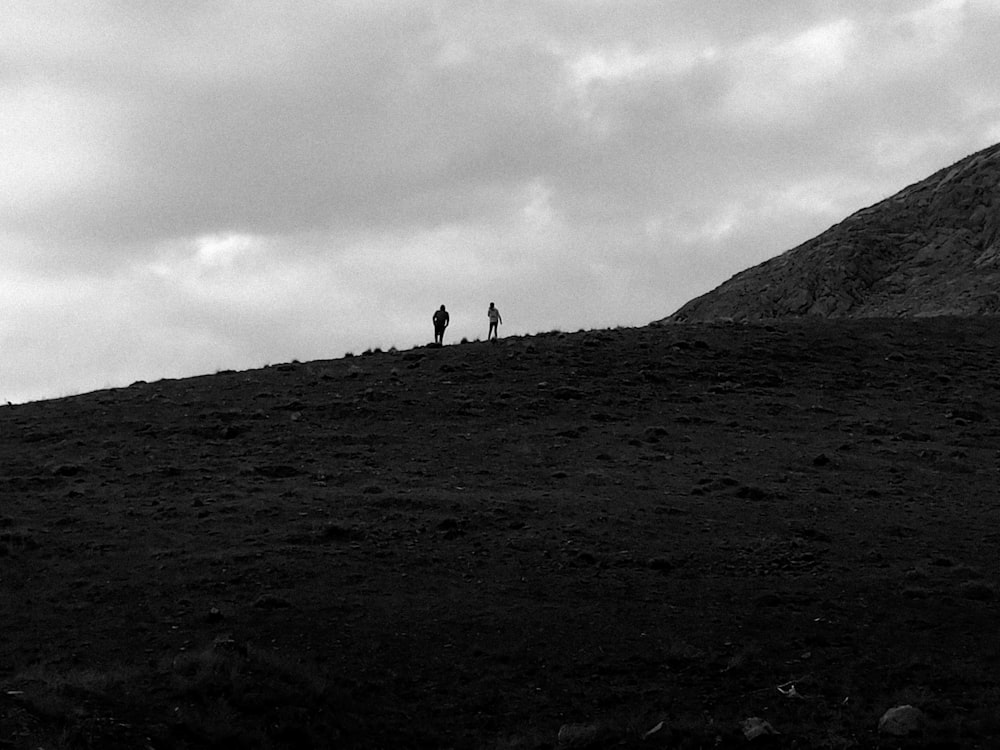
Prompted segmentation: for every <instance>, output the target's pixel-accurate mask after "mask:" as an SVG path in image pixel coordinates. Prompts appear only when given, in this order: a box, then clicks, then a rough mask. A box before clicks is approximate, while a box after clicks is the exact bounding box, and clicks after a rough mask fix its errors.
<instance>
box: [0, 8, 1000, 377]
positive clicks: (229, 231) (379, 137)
mask: <svg viewBox="0 0 1000 750" xmlns="http://www.w3.org/2000/svg"><path fill="white" fill-rule="evenodd" d="M998 32H1000V14H998V13H997V10H996V4H995V3H993V2H989V1H987V0H964V1H963V0H925V1H921V2H913V1H912V0H887V1H886V2H881V3H877V4H873V3H869V2H862V1H861V0H851V1H850V2H839V3H834V4H831V3H825V2H818V1H817V2H813V1H807V2H803V1H802V0H767V1H766V2H755V3H731V2H719V1H718V0H676V1H675V2H670V3H664V2H661V1H660V0H636V1H635V2H630V3H628V4H625V5H623V4H622V3H619V2H607V1H602V0H572V1H570V0H515V1H514V2H510V3H504V4H503V5H497V4H495V3H486V2H461V3H459V2H455V1H454V0H433V1H432V2H426V1H425V0H420V1H419V2H418V1H417V0H397V1H394V2H388V1H381V2H368V1H365V2H361V1H360V0H357V1H352V0H338V2H319V0H304V1H303V2H298V3H289V2H271V1H268V2H265V1H264V0H253V1H251V2H240V3H235V2H228V1H220V2H203V1H201V0H178V2H172V3H158V2H145V1H137V2H130V3H126V4H122V3H116V2H110V1H108V2H93V3H88V4H87V5H86V7H84V6H83V5H80V4H76V3H71V2H61V1H59V0H40V1H38V0H13V1H12V2H11V3H8V5H6V6H5V22H4V24H3V25H2V27H0V50H2V51H0V132H2V133H3V136H4V142H5V147H6V148H5V160H6V163H7V164H8V165H9V166H10V168H9V169H8V170H6V171H4V172H2V173H0V241H2V242H3V243H4V248H3V249H4V260H5V261H6V267H7V269H8V280H7V282H6V286H5V289H6V290H7V291H9V292H11V293H12V294H14V296H13V297H12V298H11V299H12V300H16V302H11V303H10V304H12V305H15V307H16V313H17V314H16V315H6V318H7V319H8V320H16V321H18V322H17V323H16V325H14V324H8V325H7V327H6V328H5V329H4V330H5V331H6V334H5V335H7V336H10V337H13V338H12V339H11V340H12V341H15V342H16V346H17V347H18V356H19V357H23V358H24V361H25V362H29V361H30V362H31V363H33V364H31V365H25V371H27V370H29V369H34V370H36V371H37V370H40V369H42V368H44V367H45V366H46V363H51V362H53V361H55V360H53V357H54V356H55V355H54V354H53V351H67V350H72V351H73V352H74V356H77V357H80V358H83V359H86V358H88V357H90V359H91V360H92V366H91V369H92V371H93V372H94V373H96V375H95V377H96V378H98V379H99V378H100V373H101V372H106V373H109V374H107V375H106V377H107V378H109V379H116V378H119V377H123V370H120V369H115V366H112V365H110V364H109V365H108V366H107V367H105V368H104V369H102V365H101V363H100V361H99V357H97V355H94V357H91V355H89V354H88V353H87V350H86V348H85V347H82V346H77V345H74V344H72V343H70V341H69V338H71V337H67V335H66V333H65V332H66V331H73V332H75V333H76V335H78V336H79V337H80V338H81V339H86V338H89V339H90V341H94V342H96V341H98V340H99V341H101V342H104V343H102V344H100V345H95V346H94V347H93V349H94V350H95V351H100V352H102V354H101V356H105V357H106V358H107V361H108V362H109V363H111V362H114V361H117V360H118V359H120V360H122V361H123V362H126V363H128V367H129V368H130V369H129V372H137V371H142V372H143V373H144V375H143V377H146V378H148V377H152V376H153V375H154V374H155V373H156V372H176V371H177V368H180V367H182V366H183V367H186V368H189V369H190V368H206V367H207V368H216V367H221V366H226V362H216V361H214V360H213V358H215V359H219V358H221V359H225V360H227V362H232V363H233V364H231V365H229V366H236V364H237V363H241V364H246V365H247V366H250V364H251V363H261V362H262V361H265V360H272V361H273V360H275V359H277V358H280V357H293V356H294V357H299V358H305V357H307V356H320V355H322V354H323V353H324V352H326V353H328V352H330V351H331V350H346V349H348V348H353V349H362V350H363V349H364V348H367V347H368V346H375V345H379V346H391V345H393V344H395V345H404V344H414V343H421V342H423V340H424V339H425V338H426V337H427V336H426V330H425V329H426V324H427V321H425V320H423V318H425V317H428V316H429V314H430V313H429V312H427V313H426V315H425V314H424V311H425V310H432V309H433V308H434V307H436V306H437V305H438V304H441V303H442V302H444V303H446V304H448V306H449V309H452V308H454V320H455V325H454V326H453V331H452V332H453V333H454V334H455V335H456V336H469V337H475V336H478V335H482V334H481V332H480V331H479V329H480V328H481V327H482V326H481V325H480V324H481V323H482V321H481V320H479V318H481V317H482V315H481V312H482V310H481V309H480V308H483V309H484V302H483V301H484V300H486V301H489V300H490V299H495V301H496V302H497V304H498V306H500V307H501V308H502V309H504V320H505V321H506V322H507V325H506V326H505V329H506V331H507V332H508V333H513V332H518V331H521V332H528V331H531V330H544V329H547V328H549V327H562V328H567V329H572V328H575V327H590V326H601V325H613V324H630V325H634V324H641V323H644V322H647V321H648V320H652V319H655V318H660V317H663V316H664V315H666V314H667V313H669V312H670V311H672V309H674V308H676V307H677V306H679V305H680V304H682V303H683V302H685V301H686V300H687V299H689V298H691V297H693V296H695V295H697V294H700V293H702V292H704V291H707V290H708V289H709V288H711V287H712V286H715V285H716V284H718V283H720V282H721V281H722V280H724V279H725V278H726V277H727V276H729V275H731V274H732V273H735V272H736V271H738V270H741V269H742V268H745V267H746V266H748V265H750V264H752V263H756V262H759V261H760V260H763V259H765V258H767V257H770V256H772V255H775V254H777V253H779V252H781V251H783V250H785V249H788V248H789V247H792V246H793V245H796V244H798V243H800V242H802V241H804V240H806V239H808V238H809V237H811V236H813V235H815V234H817V233H818V232H820V231H822V230H823V229H825V228H826V227H827V226H829V225H830V224H832V223H834V222H835V221H837V220H839V219H841V218H843V216H844V215H846V214H848V213H850V212H851V211H853V210H855V209H857V208H860V207H861V206H863V205H867V204H869V203H872V202H874V201H876V200H878V199H880V198H882V197H885V196H886V195H888V194H890V193H891V192H894V191H895V190H898V189H900V188H901V187H903V186H904V185H906V184H908V183H910V182H912V181H915V180H917V179H920V178H922V177H924V176H926V175H927V174H929V173H930V172H931V171H933V170H935V169H937V168H940V167H941V166H943V165H945V164H947V163H950V162H951V161H954V160H956V159H958V158H961V157H962V156H964V155H966V154H968V153H970V152H972V151H974V150H976V149H978V148H982V147H984V146H986V145H989V144H990V143H992V142H993V141H994V140H996V139H998V138H1000V94H997V93H996V90H995V83H994V82H995V79H996V72H997V69H996V62H995V51H994V47H995V39H996V37H997V34H998ZM12 279H14V280H16V282H14V281H11V280H12ZM12 283H15V285H16V289H12V288H11V284H12ZM73 306H80V307H84V308H86V312H85V314H81V315H79V316H75V317H74V316H73V315H72V314H70V313H69V312H67V311H68V310H69V309H70V308H71V307H73ZM25 311H30V312H31V313H32V314H33V315H34V316H35V320H38V321H40V323H39V325H37V326H34V327H33V328H32V324H31V323H30V322H29V319H30V318H31V316H29V315H27V313H26V312H25ZM11 325H13V328H12V327H11ZM29 329H30V330H33V331H36V332H37V331H42V330H51V331H52V333H51V337H52V338H53V339H58V340H59V341H60V342H61V345H60V347H57V348H56V349H53V348H52V347H48V346H42V345H41V344H37V345H33V344H32V342H33V341H35V340H36V339H38V338H39V337H38V335H36V334H35V333H26V331H28V330H29ZM150 341H154V342H156V343H154V344H152V345H151V344H150V343H149V342H150ZM164 342H165V343H164ZM366 342H367V343H366ZM4 347H5V350H9V349H10V348H11V346H10V345H9V344H8V343H7V342H6V341H5V343H4ZM164 351H169V352H170V354H169V356H168V357H166V358H164V357H162V356H161V354H162V352H164ZM111 352H119V354H117V355H115V356H112V354H111ZM95 357H96V358H95ZM210 360H212V361H210ZM175 365H176V367H175ZM124 366H125V365H123V367H124ZM50 369H52V370H53V371H54V370H56V369H59V368H58V367H56V366H54V365H53V366H52V367H51V368H50ZM112 373H113V374H112ZM88 382H92V381H88ZM0 395H2V394H0Z"/></svg>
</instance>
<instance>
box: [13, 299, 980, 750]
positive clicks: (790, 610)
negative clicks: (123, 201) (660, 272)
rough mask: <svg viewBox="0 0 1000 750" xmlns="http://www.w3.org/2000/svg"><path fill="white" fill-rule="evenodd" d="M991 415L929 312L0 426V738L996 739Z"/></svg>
mask: <svg viewBox="0 0 1000 750" xmlns="http://www.w3.org/2000/svg"><path fill="white" fill-rule="evenodd" d="M998 404H1000V335H998V333H997V330H996V326H995V324H994V322H992V321H989V320H986V319H961V318H947V317H940V318H933V319H925V320H916V321H914V320H896V321H886V320H861V321H839V322H829V321H825V322H824V321H816V320H813V321H798V322H796V321H785V322H780V323H775V324H774V325H769V326H763V325H756V326H753V325H751V326H737V325H731V324H704V325H683V324H680V325H672V326H660V327H649V328H639V329H626V330H608V331H592V332H581V333H577V334H572V335H566V334H559V333H550V334H542V335H538V336H533V337H524V338H515V339H506V340H501V341H500V342H499V343H496V344H487V343H485V342H482V343H480V342H477V343H471V344H463V345H456V346H448V347H444V348H422V349H415V350H412V351H406V352H375V353H372V354H367V355H365V356H358V357H347V358H344V359H340V360H331V361H319V362H310V363H291V364H287V365H280V366H275V367H269V368H266V369H263V370H257V371H247V372H222V373H218V374H216V375H211V376H204V377H198V378H191V379H185V380H176V381H161V382H156V383H136V384H133V385H132V386H130V387H128V388H122V389H115V390H107V391H101V392H96V393H90V394H84V395H80V396H74V397H71V398H64V399H59V400H53V401H45V402H37V403H31V404H25V405H18V406H13V407H6V408H2V409H0V498H2V504H0V618H2V619H0V624H2V632H3V638H2V639H0V748H37V747H45V748H84V747H93V748H142V747H152V748H208V747H233V748H235V747H260V748H278V747H281V748H284V747H288V748H292V747H295V748H307V747H315V748H320V747H347V748H407V747H427V748H432V747H442V748H445V747H454V748H555V747H643V748H661V747H662V748H667V747H685V748H696V747H744V746H748V745H752V746H768V747H788V748H790V747H800V748H801V747H822V748H860V747H883V748H890V747H954V748H970V747H982V748H987V747H996V746H998V744H1000V686H998V682H997V674H998V667H1000V654H998V652H1000V642H998V639H997V638H996V632H997V628H998V625H1000V601H998V597H997V594H998V589H997V586H998V580H1000V571H998V554H997V547H998V542H1000V523H998V522H1000V503H998V500H997V479H998V465H1000V464H998V460H1000V422H998V418H997V414H998V410H997V406H998ZM793 688H794V689H793ZM897 705H912V706H915V707H917V708H919V709H920V711H921V712H922V716H923V717H924V723H923V724H922V725H921V727H920V729H919V731H917V732H915V733H914V734H911V735H909V736H905V737H902V736H900V737H897V736H894V735H889V734H885V733H882V734H880V733H879V731H878V722H879V717H880V716H882V714H883V713H884V712H885V711H886V710H887V709H889V708H892V707H893V706H897ZM752 717H757V718H760V719H762V720H764V721H766V722H768V726H770V727H772V728H773V729H774V730H776V731H777V732H780V734H775V735H768V736H764V737H760V738H758V739H755V740H748V739H747V735H745V733H744V730H745V728H746V725H744V724H743V722H745V721H746V720H747V719H750V718H752Z"/></svg>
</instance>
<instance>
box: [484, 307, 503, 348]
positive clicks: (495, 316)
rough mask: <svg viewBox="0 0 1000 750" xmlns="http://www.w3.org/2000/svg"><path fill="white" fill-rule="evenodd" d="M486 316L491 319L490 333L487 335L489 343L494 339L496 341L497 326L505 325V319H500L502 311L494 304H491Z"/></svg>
mask: <svg viewBox="0 0 1000 750" xmlns="http://www.w3.org/2000/svg"><path fill="white" fill-rule="evenodd" d="M486 315H487V317H488V318H489V319H490V331H489V333H487V334H486V340H487V341H489V340H490V338H491V337H492V338H493V340H494V341H496V339H497V326H498V325H501V324H502V323H503V318H501V317H500V311H499V310H497V308H496V305H494V304H493V303H492V302H490V309H489V310H487V311H486Z"/></svg>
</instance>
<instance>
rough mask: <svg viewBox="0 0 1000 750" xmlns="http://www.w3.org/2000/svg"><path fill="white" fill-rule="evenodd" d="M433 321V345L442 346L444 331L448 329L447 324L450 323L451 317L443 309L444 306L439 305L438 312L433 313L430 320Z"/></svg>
mask: <svg viewBox="0 0 1000 750" xmlns="http://www.w3.org/2000/svg"><path fill="white" fill-rule="evenodd" d="M431 320H433V321H434V343H435V344H437V345H438V346H443V345H444V329H445V328H447V327H448V323H450V322H451V316H450V315H449V314H448V311H447V310H445V309H444V305H441V308H440V309H439V310H435V311H434V315H433V317H432V318H431Z"/></svg>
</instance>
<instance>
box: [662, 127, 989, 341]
mask: <svg viewBox="0 0 1000 750" xmlns="http://www.w3.org/2000/svg"><path fill="white" fill-rule="evenodd" d="M996 314H1000V144H997V145H995V146H992V147H990V148H987V149H985V150H983V151H980V152H978V153H975V154H973V155H971V156H969V157H966V158H965V159H963V160H962V161H960V162H958V163H956V164H954V165H952V166H951V167H948V168H947V169H942V170H941V171H939V172H937V173H935V174H933V175H931V176H930V177H928V178H927V179H925V180H923V181H921V182H918V183H916V184H914V185H911V186H910V187H907V188H905V189H904V190H902V191H900V192H899V193H897V194H896V195H893V196H892V197H890V198H887V199H886V200H883V201H881V202H880V203H876V204H875V205H873V206H869V207H868V208H864V209H862V210H860V211H858V212H856V213H854V214H852V215H851V216H849V217H848V218H847V219H845V220H844V221H842V222H840V223H839V224H836V225H834V226H833V227H831V228H830V229H828V230H827V231H825V232H823V233H822V234H821V235H819V236H818V237H815V238H813V239H811V240H809V241H808V242H805V243H803V244H802V245H799V246H798V247H796V248H793V249H791V250H788V251H787V252H785V253H783V254H782V255H779V256H778V257H776V258H773V259H771V260H768V261H766V262H764V263H761V264H760V265H757V266H754V267H753V268H750V269H747V270H745V271H742V272H741V273H738V274H736V275H735V276H733V277H732V278H731V279H729V280H728V281H726V282H725V283H723V284H722V285H721V286H719V287H717V288H716V289H714V290H713V291H711V292H709V293H707V294H705V295H702V296H701V297H698V298H696V299H694V300H691V301H690V302H688V303H687V304H685V305H684V306H683V307H681V308H680V309H679V310H678V311H677V312H675V313H673V314H672V315H670V316H669V317H667V318H664V319H663V320H662V321H657V322H661V323H663V322H685V321H708V320H725V319H728V320H736V321H753V320H767V319H773V318H786V317H801V316H820V317H827V318H866V317H919V316H934V315H996Z"/></svg>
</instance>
